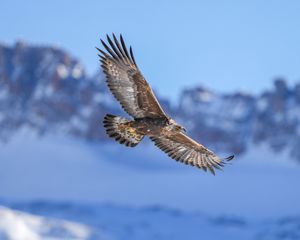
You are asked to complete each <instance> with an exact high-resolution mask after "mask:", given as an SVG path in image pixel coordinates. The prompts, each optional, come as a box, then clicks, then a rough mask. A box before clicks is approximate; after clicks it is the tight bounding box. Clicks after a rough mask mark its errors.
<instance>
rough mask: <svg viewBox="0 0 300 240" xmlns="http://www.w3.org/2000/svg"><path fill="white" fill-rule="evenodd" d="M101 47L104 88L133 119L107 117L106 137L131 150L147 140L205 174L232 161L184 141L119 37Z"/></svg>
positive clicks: (180, 130)
mask: <svg viewBox="0 0 300 240" xmlns="http://www.w3.org/2000/svg"><path fill="white" fill-rule="evenodd" d="M101 43H102V45H103V47H104V49H105V50H106V51H103V50H101V49H99V48H97V49H98V51H99V52H100V54H99V57H100V62H101V66H102V68H103V71H104V73H105V75H106V78H107V80H106V81H107V85H108V87H109V89H110V91H111V92H112V94H113V95H114V96H115V98H116V99H117V100H118V101H119V102H120V104H121V106H122V108H123V109H124V110H125V111H126V112H127V113H128V114H129V115H130V116H132V117H133V120H129V119H125V118H123V117H117V116H114V115H111V114H107V115H106V116H105V117H104V121H103V123H104V127H105V128H106V132H107V134H108V135H109V136H110V137H112V138H114V139H115V140H117V141H118V142H119V143H121V144H125V145H126V146H129V147H134V146H136V145H137V144H138V143H139V142H140V141H141V140H142V139H143V138H144V136H148V137H149V138H150V139H151V140H152V141H153V142H154V144H155V145H156V146H157V147H159V148H160V149H161V150H162V151H164V152H165V153H167V154H168V155H169V156H170V157H171V158H173V159H175V160H177V161H180V162H182V163H185V164H189V165H192V166H196V167H198V168H201V169H203V170H205V171H206V170H207V169H208V170H209V171H210V172H211V173H213V174H215V171H214V169H221V168H222V167H223V166H224V164H225V161H230V160H231V159H233V156H230V157H227V158H225V159H221V158H220V157H218V156H217V155H215V154H214V153H213V152H212V151H210V150H208V149H207V148H205V147H204V146H203V145H201V144H199V143H197V142H196V141H194V140H193V139H191V138H190V137H188V136H187V135H186V134H185V129H184V128H183V127H182V126H180V125H179V124H177V123H176V122H175V121H174V120H173V119H171V118H170V117H169V116H168V115H167V114H166V113H165V112H164V110H163V109H162V107H161V106H160V104H159V102H158V100H157V98H156V97H155V95H154V93H153V91H152V89H151V87H150V86H149V84H148V83H147V81H146V80H145V78H144V77H143V75H142V73H141V72H140V70H139V68H138V66H137V64H136V61H135V59H134V55H133V51H132V48H131V47H130V48H129V51H128V49H127V47H126V45H125V42H124V40H123V37H122V35H120V38H119V39H117V37H116V36H115V35H114V34H112V38H111V37H109V36H108V35H107V43H105V41H103V40H101Z"/></svg>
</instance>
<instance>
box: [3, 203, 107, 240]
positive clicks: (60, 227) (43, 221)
mask: <svg viewBox="0 0 300 240" xmlns="http://www.w3.org/2000/svg"><path fill="white" fill-rule="evenodd" d="M95 236H96V235H95V233H93V230H92V228H90V227H88V226H85V225H83V224H80V223H75V222H71V221H64V220H58V219H54V218H46V217H41V216H36V215H32V214H28V213H25V212H21V211H16V210H12V209H9V208H6V207H1V206H0V239H2V240H42V239H49V240H50V239H53V240H55V239H57V240H59V239H73V240H88V239H95ZM97 239H109V238H108V236H107V235H105V234H100V229H98V231H97Z"/></svg>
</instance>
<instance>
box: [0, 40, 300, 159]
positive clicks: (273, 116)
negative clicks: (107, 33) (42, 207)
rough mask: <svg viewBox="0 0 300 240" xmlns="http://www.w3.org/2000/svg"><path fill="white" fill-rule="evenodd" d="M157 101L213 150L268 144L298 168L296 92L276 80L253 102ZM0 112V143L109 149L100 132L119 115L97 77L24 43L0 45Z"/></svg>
mask: <svg viewBox="0 0 300 240" xmlns="http://www.w3.org/2000/svg"><path fill="white" fill-rule="evenodd" d="M200 81H201V79H199V82H200ZM160 100H161V101H162V103H163V106H164V108H165V109H166V112H168V113H169V114H170V115H172V116H175V117H176V118H177V120H178V121H179V122H183V123H184V124H185V125H186V127H187V129H188V130H189V132H190V133H191V134H192V135H193V136H194V137H195V138H196V139H198V140H201V142H203V143H204V144H207V145H208V146H209V147H210V148H211V149H213V150H218V151H221V152H230V153H235V154H239V153H245V152H246V151H247V150H248V147H249V146H250V145H253V144H265V145H268V146H270V147H271V148H272V149H273V151H274V152H280V151H283V150H285V149H287V150H288V152H289V154H290V156H291V157H292V158H294V159H297V160H300V151H299V148H298V146H299V144H300V84H298V85H296V86H295V87H288V86H287V84H286V82H285V81H284V80H283V79H277V80H275V82H274V87H273V89H271V90H268V91H265V92H263V93H262V94H260V95H257V96H254V95H250V94H248V93H242V92H237V93H231V94H224V93H216V92H214V91H211V90H208V89H206V88H203V87H195V88H192V89H185V90H183V91H182V94H181V98H180V101H179V103H178V104H177V105H176V106H175V107H171V105H170V103H169V102H168V101H167V100H165V99H160ZM0 109H1V112H0V139H1V140H2V141H9V139H10V138H11V137H12V136H13V135H14V133H15V132H16V131H18V129H20V128H21V127H24V126H26V127H30V128H32V129H33V130H34V131H36V132H37V133H38V134H40V135H43V134H47V133H49V132H51V133H53V132H59V133H65V134H68V135H71V136H76V137H79V138H83V139H86V140H90V141H109V139H108V138H107V137H106V136H105V134H104V131H103V128H102V127H101V121H102V117H103V115H104V113H107V112H108V113H115V114H121V115H124V113H123V111H121V109H120V107H119V106H118V104H117V102H116V101H115V100H113V99H112V96H111V94H110V93H109V92H108V89H107V87H106V86H105V83H104V77H103V74H102V73H101V71H99V73H96V74H95V75H94V76H87V75H86V73H85V71H84V68H83V66H82V65H81V63H80V62H79V61H78V60H76V59H74V58H73V57H72V56H71V55H70V54H68V53H66V52H65V51H63V50H61V49H58V48H54V47H47V46H30V45H27V44H26V43H23V42H17V43H16V44H15V45H14V46H5V45H0Z"/></svg>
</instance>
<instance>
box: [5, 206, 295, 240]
mask: <svg viewBox="0 0 300 240" xmlns="http://www.w3.org/2000/svg"><path fill="white" fill-rule="evenodd" d="M11 207H12V208H13V209H18V210H17V211H16V210H12V209H10V208H3V207H0V216H1V218H0V239H3V240H40V239H41V240H42V239H53V240H54V239H55V240H58V239H74V240H114V239H119V240H127V239H132V240H140V239H143V240H148V239H149V240H150V239H165V240H167V239H174V240H181V239H189V240H196V239H199V238H201V239H210V240H219V239H230V240H241V239H243V240H283V239H285V240H294V239H295V240H296V239H299V238H300V230H299V224H300V218H299V217H293V218H287V217H283V218H280V219H276V220H274V219H269V220H264V221H257V220H256V221H254V220H249V219H244V218H241V217H237V216H231V215H226V216H207V215H205V214H202V213H199V212H198V213H187V212H182V211H178V210H176V209H171V208H163V207H160V206H151V207H146V208H131V207H126V206H116V205H109V204H106V205H95V204H94V205H83V204H81V205H76V204H70V203H64V202H61V203H51V202H43V201H39V202H30V203H14V204H11ZM20 210H21V211H20ZM23 211H26V212H30V214H28V213H25V212H23ZM91 215H92V217H91ZM62 217H64V219H65V220H62V219H61V218H62ZM79 222H80V223H79Z"/></svg>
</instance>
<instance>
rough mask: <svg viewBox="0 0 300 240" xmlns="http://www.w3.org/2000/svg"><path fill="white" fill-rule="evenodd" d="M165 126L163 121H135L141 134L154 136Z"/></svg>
mask: <svg viewBox="0 0 300 240" xmlns="http://www.w3.org/2000/svg"><path fill="white" fill-rule="evenodd" d="M166 124H167V123H166V121H165V120H164V119H142V120H140V121H137V125H138V126H137V128H138V130H139V131H140V132H142V133H143V134H146V135H156V134H160V133H161V131H162V130H163V129H164V127H165V126H166Z"/></svg>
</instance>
